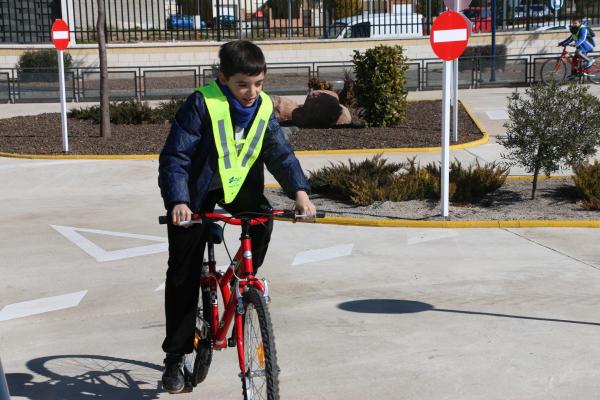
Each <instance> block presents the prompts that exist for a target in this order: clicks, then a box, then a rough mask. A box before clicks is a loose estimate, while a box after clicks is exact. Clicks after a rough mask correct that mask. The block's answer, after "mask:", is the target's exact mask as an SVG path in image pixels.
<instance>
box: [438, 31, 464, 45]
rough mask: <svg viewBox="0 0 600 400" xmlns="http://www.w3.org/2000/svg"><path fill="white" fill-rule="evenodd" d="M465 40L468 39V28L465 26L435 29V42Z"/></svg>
mask: <svg viewBox="0 0 600 400" xmlns="http://www.w3.org/2000/svg"><path fill="white" fill-rule="evenodd" d="M465 40H467V30H466V29H464V28H461V29H447V30H444V31H433V43H444V42H462V41H465Z"/></svg>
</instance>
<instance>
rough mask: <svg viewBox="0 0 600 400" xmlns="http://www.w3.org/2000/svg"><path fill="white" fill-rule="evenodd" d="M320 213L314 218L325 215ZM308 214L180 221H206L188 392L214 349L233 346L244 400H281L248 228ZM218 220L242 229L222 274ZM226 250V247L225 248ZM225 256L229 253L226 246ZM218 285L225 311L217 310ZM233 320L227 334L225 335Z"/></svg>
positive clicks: (262, 283)
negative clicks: (218, 256) (217, 246)
mask: <svg viewBox="0 0 600 400" xmlns="http://www.w3.org/2000/svg"><path fill="white" fill-rule="evenodd" d="M324 216H325V214H324V213H322V212H319V213H317V215H316V216H315V217H316V218H323V217H324ZM274 217H275V218H277V219H289V220H297V219H305V218H312V217H308V216H305V215H299V214H296V213H295V211H286V210H273V211H272V212H271V213H269V214H262V213H245V214H238V215H235V216H230V215H227V214H220V213H201V214H194V215H192V219H191V221H185V222H183V223H181V224H180V225H188V224H198V223H201V224H206V227H205V230H204V234H205V236H206V243H207V253H208V261H204V262H203V265H202V271H201V276H200V291H201V292H200V294H201V296H200V299H199V301H198V308H197V314H196V331H195V335H194V351H193V352H192V353H191V354H188V355H186V357H185V359H184V375H185V379H186V391H188V392H190V391H192V390H193V388H194V387H196V385H198V384H199V383H200V382H202V381H203V380H204V379H205V378H206V376H207V374H208V369H209V367H210V364H211V361H212V352H213V350H223V349H226V348H227V347H237V355H238V361H239V366H240V375H239V376H240V378H241V379H242V393H243V395H244V399H245V400H256V399H268V400H277V399H279V367H278V365H277V354H276V350H275V337H274V335H273V325H272V323H271V316H270V314H269V309H268V304H269V302H270V295H269V283H268V281H267V280H266V279H258V278H256V277H255V276H254V269H253V266H252V247H251V240H250V227H251V226H254V225H258V224H264V223H266V222H268V220H269V219H270V218H274ZM217 221H221V222H224V223H225V224H231V225H239V226H241V228H242V235H241V236H240V241H241V245H240V248H239V249H238V251H237V253H236V255H235V257H233V259H232V258H231V256H229V259H230V264H229V267H228V268H227V270H226V271H225V272H221V271H218V270H217V262H216V260H215V251H214V245H215V244H220V243H224V240H223V228H222V227H221V225H219V224H217ZM159 223H161V224H166V223H170V216H161V217H159ZM225 249H226V250H227V246H225ZM227 254H228V255H229V251H228V250H227ZM217 288H219V289H220V292H221V299H222V302H223V305H224V311H223V312H222V313H220V312H219V296H218V293H217V290H218V289H217ZM232 322H233V329H232V330H231V336H230V337H229V338H228V337H227V335H228V333H229V331H230V328H231V323H232Z"/></svg>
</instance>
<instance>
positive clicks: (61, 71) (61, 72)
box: [58, 50, 69, 153]
mask: <svg viewBox="0 0 600 400" xmlns="http://www.w3.org/2000/svg"><path fill="white" fill-rule="evenodd" d="M58 80H59V84H60V116H61V118H60V120H61V126H62V139H63V152H65V153H68V152H69V136H68V134H67V96H66V93H65V62H64V60H63V51H62V50H58Z"/></svg>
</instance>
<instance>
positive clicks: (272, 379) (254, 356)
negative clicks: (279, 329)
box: [242, 287, 279, 400]
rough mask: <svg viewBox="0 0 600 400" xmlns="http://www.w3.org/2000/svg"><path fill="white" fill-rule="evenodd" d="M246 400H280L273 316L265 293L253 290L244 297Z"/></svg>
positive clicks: (244, 383) (243, 387)
mask: <svg viewBox="0 0 600 400" xmlns="http://www.w3.org/2000/svg"><path fill="white" fill-rule="evenodd" d="M244 305H245V313H244V328H243V329H244V355H245V359H246V371H245V376H242V389H243V394H244V399H245V400H263V399H264V400H278V399H279V367H278V366H277V354H276V351H275V337H274V335H273V325H272V324H271V316H270V314H269V310H268V308H267V303H266V301H265V298H264V297H263V295H262V293H261V292H260V291H259V290H257V289H256V288H253V287H251V288H250V290H248V291H247V292H246V293H245V294H244Z"/></svg>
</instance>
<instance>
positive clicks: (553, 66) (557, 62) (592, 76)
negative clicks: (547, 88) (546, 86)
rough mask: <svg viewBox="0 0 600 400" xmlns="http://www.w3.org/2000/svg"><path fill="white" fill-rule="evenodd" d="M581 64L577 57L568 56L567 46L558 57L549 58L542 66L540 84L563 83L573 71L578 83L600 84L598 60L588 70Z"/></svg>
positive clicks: (599, 63)
mask: <svg viewBox="0 0 600 400" xmlns="http://www.w3.org/2000/svg"><path fill="white" fill-rule="evenodd" d="M582 62H583V60H581V59H580V58H579V57H577V56H574V57H571V56H569V52H568V50H567V46H564V47H563V51H562V54H561V55H560V57H558V58H556V59H554V58H551V59H549V60H547V61H546V62H544V64H542V69H541V77H542V82H544V83H549V82H550V81H551V80H554V81H556V82H564V81H565V80H566V79H567V72H568V71H573V72H575V73H576V74H577V75H578V78H579V79H578V81H579V82H580V83H585V81H586V80H589V81H590V82H591V83H594V84H598V83H600V60H596V61H595V62H594V64H593V65H592V66H591V67H588V68H585V67H583V66H582V65H581V64H582Z"/></svg>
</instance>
